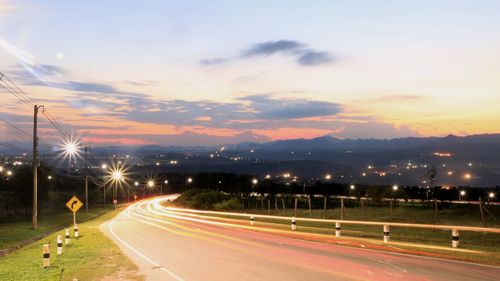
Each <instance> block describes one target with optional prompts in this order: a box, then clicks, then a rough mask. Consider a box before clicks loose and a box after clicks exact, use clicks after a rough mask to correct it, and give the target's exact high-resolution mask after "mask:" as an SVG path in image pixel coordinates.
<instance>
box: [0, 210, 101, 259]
mask: <svg viewBox="0 0 500 281" xmlns="http://www.w3.org/2000/svg"><path fill="white" fill-rule="evenodd" d="M110 210H111V209H104V208H91V209H89V213H88V214H87V213H85V211H83V210H81V211H80V212H78V213H77V217H76V218H77V223H82V222H85V221H88V220H89V219H93V218H96V217H98V216H100V215H102V214H105V213H106V212H109V211H110ZM72 224H73V214H72V213H71V212H69V211H67V212H62V213H55V214H49V215H44V216H39V217H38V228H37V229H36V230H33V229H31V219H30V218H19V219H17V220H13V221H8V222H2V223H0V255H1V253H2V251H5V250H8V249H10V248H16V247H19V246H22V245H23V244H25V243H26V242H30V241H34V240H36V239H40V238H41V237H44V236H46V235H48V234H50V233H52V232H54V231H57V230H60V229H62V228H64V227H68V226H69V225H72Z"/></svg>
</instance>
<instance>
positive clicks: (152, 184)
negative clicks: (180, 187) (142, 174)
mask: <svg viewBox="0 0 500 281" xmlns="http://www.w3.org/2000/svg"><path fill="white" fill-rule="evenodd" d="M146 185H147V187H148V189H149V196H151V191H152V190H153V188H154V187H155V181H154V180H148V181H147V183H146Z"/></svg>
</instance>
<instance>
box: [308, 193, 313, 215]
mask: <svg viewBox="0 0 500 281" xmlns="http://www.w3.org/2000/svg"><path fill="white" fill-rule="evenodd" d="M308 199H309V216H310V217H312V210H311V195H309V197H308Z"/></svg>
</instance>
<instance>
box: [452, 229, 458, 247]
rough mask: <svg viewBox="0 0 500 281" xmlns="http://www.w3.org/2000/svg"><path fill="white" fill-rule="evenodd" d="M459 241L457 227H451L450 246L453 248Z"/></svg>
mask: <svg viewBox="0 0 500 281" xmlns="http://www.w3.org/2000/svg"><path fill="white" fill-rule="evenodd" d="M459 242H460V235H459V233H458V229H452V230H451V246H452V247H453V248H457V247H458V243H459Z"/></svg>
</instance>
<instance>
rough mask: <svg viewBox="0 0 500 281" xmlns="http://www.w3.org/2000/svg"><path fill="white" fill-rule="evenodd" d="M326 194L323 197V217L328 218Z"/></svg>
mask: <svg viewBox="0 0 500 281" xmlns="http://www.w3.org/2000/svg"><path fill="white" fill-rule="evenodd" d="M326 198H327V197H326V196H325V197H324V199H323V218H324V219H326Z"/></svg>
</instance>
